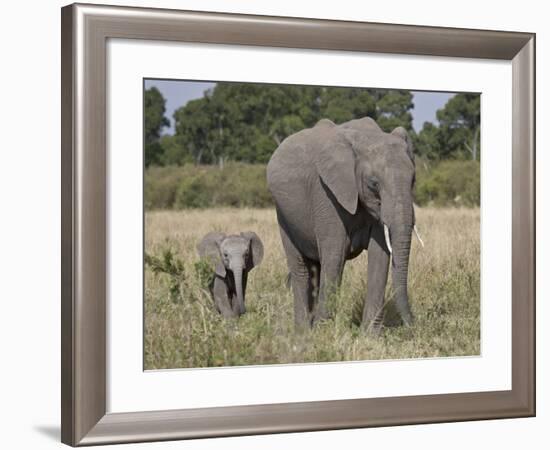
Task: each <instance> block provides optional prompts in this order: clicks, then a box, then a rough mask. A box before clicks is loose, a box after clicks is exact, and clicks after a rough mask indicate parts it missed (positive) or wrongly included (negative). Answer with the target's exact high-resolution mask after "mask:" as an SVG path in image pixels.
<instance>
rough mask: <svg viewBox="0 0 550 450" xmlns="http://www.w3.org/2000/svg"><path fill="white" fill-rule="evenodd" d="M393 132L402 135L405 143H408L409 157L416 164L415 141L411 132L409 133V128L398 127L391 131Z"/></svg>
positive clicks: (395, 134)
mask: <svg viewBox="0 0 550 450" xmlns="http://www.w3.org/2000/svg"><path fill="white" fill-rule="evenodd" d="M391 134H393V135H394V136H397V137H400V138H401V139H403V140H404V141H405V143H406V144H407V155H409V158H410V159H411V161H412V162H413V164H414V151H413V143H412V139H411V137H410V136H409V133H407V130H405V128H403V127H397V128H395V129H394V130H393V131H392V132H391Z"/></svg>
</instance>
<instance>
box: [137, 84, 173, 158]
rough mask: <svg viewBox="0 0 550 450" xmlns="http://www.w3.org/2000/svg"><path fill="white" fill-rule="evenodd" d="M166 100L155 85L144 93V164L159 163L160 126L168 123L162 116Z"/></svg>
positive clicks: (160, 153)
mask: <svg viewBox="0 0 550 450" xmlns="http://www.w3.org/2000/svg"><path fill="white" fill-rule="evenodd" d="M165 105H166V100H165V99H164V97H163V96H162V94H161V93H160V91H159V90H158V89H157V88H156V87H154V86H153V87H151V88H149V89H147V90H146V91H145V94H144V124H143V128H144V130H143V133H144V141H145V166H150V165H151V164H157V165H158V164H160V163H161V160H162V153H163V148H162V146H161V145H160V142H159V139H160V134H161V131H162V128H164V127H167V126H169V125H170V122H169V121H168V119H167V118H166V117H165V116H164V113H165V112H166V106H165Z"/></svg>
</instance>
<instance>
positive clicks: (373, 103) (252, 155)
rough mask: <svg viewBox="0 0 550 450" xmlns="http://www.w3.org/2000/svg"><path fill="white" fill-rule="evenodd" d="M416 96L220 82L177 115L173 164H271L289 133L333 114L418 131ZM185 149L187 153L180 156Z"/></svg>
mask: <svg viewBox="0 0 550 450" xmlns="http://www.w3.org/2000/svg"><path fill="white" fill-rule="evenodd" d="M412 108H413V104H412V94H411V93H410V92H408V91H388V90H376V89H364V88H340V87H318V86H291V85H264V84H251V83H250V84H249V83H218V84H217V85H216V86H215V88H214V89H212V90H209V91H208V92H206V93H205V95H204V97H203V98H200V99H197V100H193V101H191V102H189V103H187V104H186V105H185V106H183V107H181V108H179V109H178V110H177V111H176V112H175V113H174V120H175V129H176V134H175V141H174V142H167V143H170V144H174V145H172V146H171V148H170V151H167V150H166V154H168V153H170V155H171V156H170V157H169V158H167V160H166V161H167V163H168V162H170V163H176V164H181V163H182V161H187V160H188V159H186V158H188V157H189V156H190V157H191V158H192V159H193V161H194V162H195V163H196V164H220V165H223V163H224V162H225V161H229V160H231V161H242V162H248V163H266V162H267V161H268V160H269V158H270V156H271V154H272V153H273V151H274V150H275V149H276V148H277V146H278V145H279V144H280V143H281V142H282V141H283V139H285V138H286V137H287V136H289V135H291V134H293V133H295V132H297V131H299V130H302V129H304V128H307V127H311V126H313V125H314V124H315V123H316V122H317V121H318V120H320V119H322V118H328V119H331V120H333V121H334V122H335V123H342V122H345V121H347V120H351V119H354V118H359V117H364V116H370V117H373V118H374V119H378V120H379V122H380V124H381V126H382V127H383V128H384V129H387V131H390V130H391V129H393V128H395V127H396V126H398V125H401V126H404V127H405V128H406V129H408V130H412V116H411V114H410V109H412ZM178 152H181V153H182V155H177V153H178Z"/></svg>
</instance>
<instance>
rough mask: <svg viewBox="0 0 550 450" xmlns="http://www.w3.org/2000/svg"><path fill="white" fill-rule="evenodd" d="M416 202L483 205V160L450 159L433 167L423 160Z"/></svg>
mask: <svg viewBox="0 0 550 450" xmlns="http://www.w3.org/2000/svg"><path fill="white" fill-rule="evenodd" d="M416 180H417V181H416V203H418V204H419V205H433V206H452V205H454V206H479V201H480V166H479V161H464V160H447V161H441V162H440V163H438V164H437V165H434V166H432V167H430V166H428V164H427V163H424V162H422V161H419V162H418V163H417V171H416Z"/></svg>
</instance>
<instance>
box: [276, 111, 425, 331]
mask: <svg viewBox="0 0 550 450" xmlns="http://www.w3.org/2000/svg"><path fill="white" fill-rule="evenodd" d="M414 181H415V165H414V156H413V149H412V145H411V140H410V138H409V136H408V134H407V132H406V131H405V129H404V128H402V127H398V128H396V129H395V130H393V131H392V132H391V133H385V132H384V131H382V130H381V128H380V127H379V126H378V125H377V124H376V122H375V121H374V120H372V119H371V118H368V117H365V118H362V119H356V120H352V121H349V122H346V123H344V124H341V125H335V124H334V123H333V122H331V121H330V120H327V119H323V120H321V121H319V122H318V123H317V124H316V125H315V126H314V127H313V128H310V129H305V130H302V131H300V132H298V133H295V134H293V135H291V136H289V137H288V138H286V139H285V140H284V141H283V142H282V143H281V145H280V146H279V147H278V148H277V150H276V151H275V152H274V153H273V155H272V157H271V160H270V161H269V164H268V166H267V183H268V186H269V190H270V192H271V194H272V196H273V198H274V200H275V205H276V210H277V219H278V222H279V228H280V233H281V238H282V241H283V246H284V250H285V253H286V257H287V263H288V268H289V271H290V280H291V285H292V290H293V294H294V317H295V322H296V325H297V326H298V327H304V326H306V327H307V326H312V325H314V324H315V323H316V322H317V321H319V320H322V319H325V318H327V308H326V302H327V297H328V296H329V295H330V294H331V292H333V288H335V287H336V286H339V284H340V282H341V278H342V272H343V269H344V264H345V262H346V260H348V259H352V258H355V257H356V256H358V255H359V254H360V253H361V252H362V251H363V250H365V249H368V273H367V294H366V299H365V304H364V308H363V317H362V328H363V329H364V330H366V331H373V332H378V331H379V330H380V328H381V326H382V320H383V314H382V312H383V306H384V292H385V287H386V282H387V278H388V266H389V261H390V256H391V259H392V281H393V291H394V298H395V303H396V306H397V309H398V311H399V313H400V315H401V317H402V319H403V322H404V323H405V324H406V325H410V324H412V323H413V315H412V313H411V309H410V306H409V301H408V293H407V276H408V268H409V253H410V248H411V235H412V231H413V228H414V229H415V227H414V224H415V217H414V208H413V195H412V190H413V185H414Z"/></svg>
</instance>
